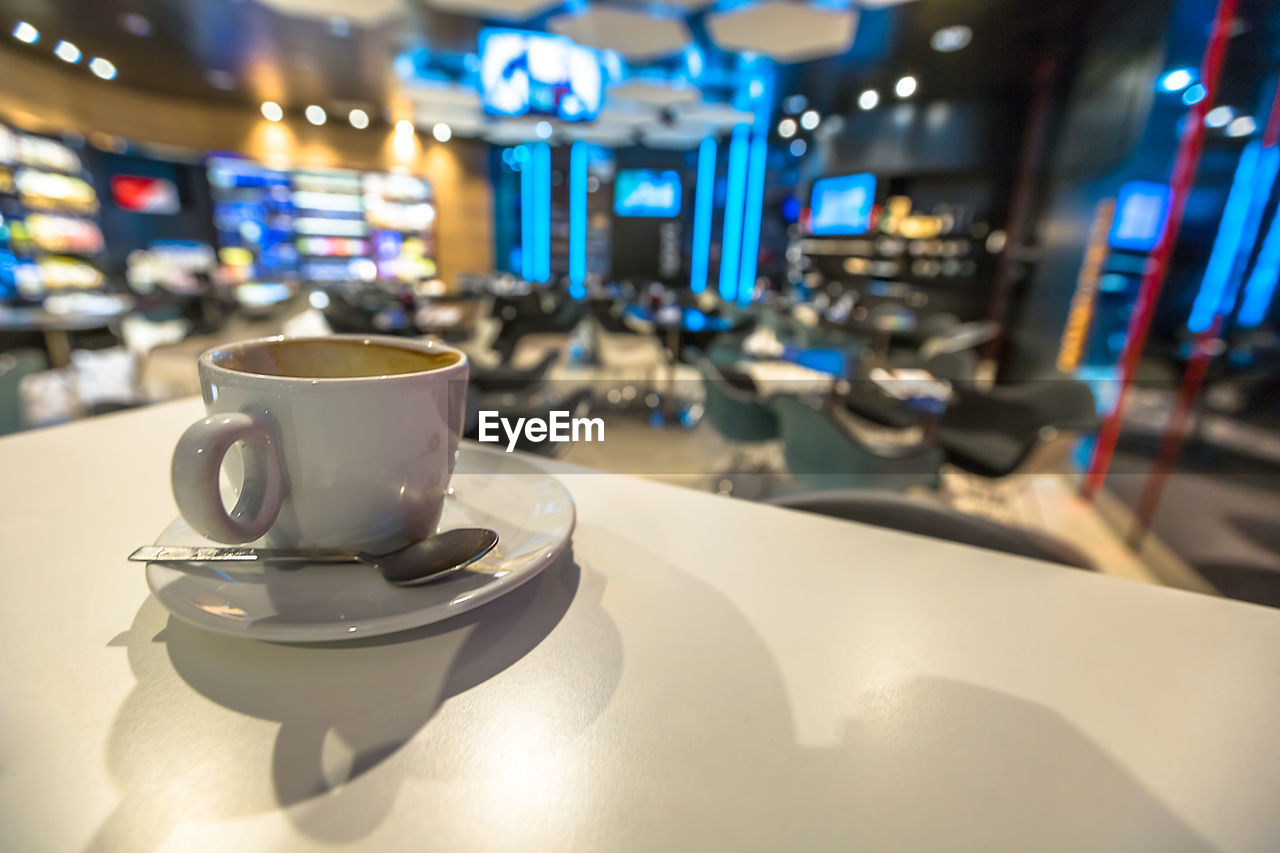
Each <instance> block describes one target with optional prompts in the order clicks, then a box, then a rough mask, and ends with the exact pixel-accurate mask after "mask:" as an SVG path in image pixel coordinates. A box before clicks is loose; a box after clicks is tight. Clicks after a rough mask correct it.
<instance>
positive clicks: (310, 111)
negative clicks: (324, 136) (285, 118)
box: [304, 104, 329, 127]
mask: <svg viewBox="0 0 1280 853" xmlns="http://www.w3.org/2000/svg"><path fill="white" fill-rule="evenodd" d="M304 115H306V117H307V121H309V122H311V123H312V124H314V125H316V126H317V127H319V126H320V125H322V124H324V123H325V120H326V119H328V118H329V116H328V115H326V114H325V111H324V107H320V106H316V105H315V104H312V105H311V106H309V107H307V108H306V110H305V111H304Z"/></svg>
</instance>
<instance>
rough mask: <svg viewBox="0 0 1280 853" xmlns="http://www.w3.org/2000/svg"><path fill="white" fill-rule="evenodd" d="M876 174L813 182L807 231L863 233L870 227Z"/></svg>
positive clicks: (845, 176)
mask: <svg viewBox="0 0 1280 853" xmlns="http://www.w3.org/2000/svg"><path fill="white" fill-rule="evenodd" d="M875 199H876V176H875V175H873V174H871V173H870V172H863V173H861V174H857V175H844V176H843V177H839V178H823V179H822V180H820V181H814V182H813V196H812V201H811V204H810V208H811V210H810V213H809V232H810V233H812V234H818V235H842V234H843V235H848V234H864V233H866V231H867V229H868V228H870V227H871V206H872V205H873V204H874V203H875Z"/></svg>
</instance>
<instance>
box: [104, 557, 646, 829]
mask: <svg viewBox="0 0 1280 853" xmlns="http://www.w3.org/2000/svg"><path fill="white" fill-rule="evenodd" d="M585 577H586V578H587V579H588V581H587V583H585V584H584V574H583V572H582V570H581V568H580V567H579V566H578V564H577V563H576V561H575V560H574V558H573V554H572V551H571V550H570V551H569V552H566V553H565V554H564V555H562V556H561V557H560V558H559V559H557V560H556V562H555V563H553V564H552V565H551V566H548V567H547V568H546V569H545V570H544V571H543V572H542V573H541V574H539V575H538V576H537V577H535V578H533V579H531V580H530V581H528V582H527V583H525V584H524V585H522V586H521V587H519V588H517V589H515V590H513V591H511V592H510V593H508V594H507V595H505V596H503V597H502V598H499V599H497V600H495V601H493V602H490V603H488V604H485V605H484V606H482V607H479V608H476V609H475V610H473V611H470V612H468V613H464V614H461V615H459V616H456V617H453V618H451V619H448V620H446V621H443V622H440V623H437V624H434V625H428V626H424V627H422V628H418V629H414V630H410V631H405V632H401V633H397V634H392V635H387V636H384V637H371V638H368V639H365V640H356V641H353V642H350V643H327V644H314V645H295V644H277V643H262V642H257V641H254V640H247V639H241V638H236V637H229V636H224V635H220V634H214V633H210V632H207V631H203V630H201V629H198V628H195V627H192V626H190V625H187V624H186V623H184V622H182V621H180V620H178V619H176V618H174V617H170V616H168V614H167V613H166V612H165V611H164V609H163V608H162V607H161V606H160V605H159V603H158V602H157V601H156V600H155V599H154V598H153V597H148V598H147V600H146V601H145V602H144V603H143V605H142V607H141V608H140V609H139V611H138V614H137V616H136V617H135V619H134V623H133V626H132V627H131V628H130V629H129V630H128V631H127V632H125V633H124V634H121V635H120V636H119V637H117V638H116V639H115V640H113V641H112V645H123V646H125V647H126V648H127V650H128V654H129V664H130V667H131V668H132V669H133V672H134V675H135V677H136V678H137V685H136V686H135V688H134V689H133V691H132V692H131V693H130V694H129V696H128V697H127V698H126V699H125V700H124V703H123V705H122V706H121V708H120V710H119V711H118V712H117V715H116V718H115V720H114V723H113V726H112V730H111V735H110V738H109V741H108V745H107V755H106V761H107V768H108V772H109V773H110V775H111V777H112V779H113V780H114V781H115V783H116V785H117V787H118V789H119V791H120V794H121V800H120V802H119V803H118V805H117V806H116V808H115V810H114V811H113V812H112V814H111V815H110V816H109V817H108V818H107V819H106V821H105V822H104V823H103V824H102V825H101V826H100V827H99V829H98V831H97V833H96V834H95V836H94V838H93V840H92V841H91V843H90V844H89V848H88V849H90V850H116V849H120V850H132V851H146V850H150V849H154V848H155V847H158V846H159V845H160V844H161V843H163V842H164V841H165V839H166V838H167V837H168V836H169V834H170V832H171V831H172V829H173V828H174V827H175V826H178V825H179V824H182V823H184V822H185V821H189V820H197V821H198V820H214V819H227V818H234V817H238V816H248V815H253V814H257V813H261V812H266V811H272V810H275V809H276V808H283V809H285V812H284V813H285V815H286V816H287V817H288V819H289V820H290V821H291V822H293V823H294V825H295V826H296V827H297V828H298V829H299V830H300V831H301V832H302V833H303V834H304V835H307V836H309V837H312V838H315V839H316V840H319V841H323V842H327V843H342V842H348V841H353V840H357V839H359V838H362V837H364V836H365V835H367V834H368V833H370V832H372V831H373V830H374V829H376V828H377V827H378V826H379V824H380V823H381V822H382V820H383V819H384V818H385V816H386V814H387V813H388V812H389V811H390V809H391V807H392V805H393V804H394V802H395V799H396V795H397V791H398V789H399V787H400V785H401V783H402V782H403V781H404V779H405V777H406V776H410V775H416V776H423V775H431V774H434V773H436V772H437V771H439V772H440V773H441V774H442V775H447V773H448V768H434V767H432V765H431V764H430V760H429V759H428V760H427V762H426V763H425V764H424V762H423V761H422V756H421V755H418V756H416V757H415V760H414V761H413V762H412V763H410V762H407V761H401V760H400V756H398V755H397V753H398V752H399V751H400V750H401V747H403V746H404V745H405V744H406V743H407V742H408V741H409V740H411V739H412V738H414V737H415V735H417V734H418V733H419V732H420V731H421V730H422V729H423V727H424V726H425V725H426V724H427V723H428V721H430V720H431V719H432V717H433V716H435V715H436V713H437V712H438V711H439V709H440V707H441V705H442V704H443V703H444V702H445V701H446V700H448V699H449V698H451V697H454V696H458V695H460V694H462V693H464V692H466V691H468V690H470V689H472V688H474V687H476V686H478V685H480V684H482V683H483V682H485V681H487V680H488V679H490V678H492V677H493V676H495V675H497V674H499V673H501V672H502V671H504V670H506V669H507V668H509V667H511V666H512V665H513V664H515V663H517V662H518V661H519V660H520V659H521V658H523V657H525V656H526V655H528V654H530V653H531V652H533V651H534V650H535V649H536V648H537V647H538V646H539V645H540V644H541V643H543V641H544V640H545V639H546V638H547V637H548V635H549V634H551V632H552V630H553V629H554V628H555V627H556V625H557V624H559V623H560V620H561V619H562V617H563V616H564V614H565V612H566V611H567V610H568V609H569V607H570V605H571V604H573V603H574V602H575V600H577V601H578V606H579V607H586V608H588V612H589V613H590V614H591V618H592V619H593V620H594V621H595V622H597V623H600V625H601V628H602V630H601V631H600V632H598V633H600V635H601V636H604V637H612V638H613V643H612V645H613V649H614V650H615V651H614V654H612V655H609V656H606V657H604V658H598V657H597V658H592V660H595V661H597V666H596V669H595V670H594V671H591V672H586V671H579V672H575V673H567V674H566V675H567V677H570V678H575V679H577V678H581V679H582V680H583V683H582V684H579V685H576V687H575V692H576V693H577V694H578V695H580V696H582V697H583V698H586V699H588V700H590V701H589V702H588V703H587V706H586V707H580V708H579V709H578V712H579V716H578V720H579V722H580V723H581V725H582V727H583V728H585V727H586V726H587V725H589V723H590V721H591V720H593V719H594V718H595V715H596V714H598V713H599V712H600V711H601V710H602V709H603V708H604V707H605V706H607V705H608V703H609V700H610V698H611V696H612V693H613V690H614V688H615V687H616V685H617V682H618V679H619V675H620V670H621V654H622V653H621V642H620V640H619V639H618V633H617V630H616V628H615V627H614V626H613V625H612V623H611V622H609V621H608V617H607V615H606V614H605V613H604V611H603V609H601V607H600V595H601V594H602V592H603V586H604V585H603V582H602V581H600V580H599V579H598V578H596V579H591V576H590V575H589V574H588V575H586V576H585ZM584 587H585V588H584ZM601 662H603V663H604V665H603V666H600V665H599V664H600V663H601ZM188 688H190V689H192V690H194V691H196V692H197V693H198V694H200V696H202V697H204V699H206V700H208V701H207V702H200V701H199V700H196V701H195V702H193V701H192V697H190V696H181V693H182V692H183V691H186V690H187V689H188ZM168 697H173V698H174V699H179V697H180V700H179V701H167V699H168ZM179 708H180V709H181V710H179ZM584 713H585V716H584ZM229 739H230V740H235V741H237V743H236V746H235V748H234V749H227V748H226V743H227V741H228V740H229ZM428 748H429V744H428ZM247 761H251V762H255V764H256V765H257V766H255V767H248V768H246V767H245V766H244V764H245V762H247ZM375 768H377V769H378V772H377V773H374V774H371V775H370V776H369V778H368V779H364V780H362V784H360V785H358V786H349V785H348V784H347V783H349V782H352V781H354V780H356V779H358V778H360V777H362V776H365V775H366V774H368V773H369V771H371V770H373V769H375Z"/></svg>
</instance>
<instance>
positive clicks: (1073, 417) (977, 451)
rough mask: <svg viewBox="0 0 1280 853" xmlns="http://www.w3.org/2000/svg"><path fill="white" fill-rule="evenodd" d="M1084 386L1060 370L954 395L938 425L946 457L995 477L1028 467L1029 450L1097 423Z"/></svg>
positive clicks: (974, 471)
mask: <svg viewBox="0 0 1280 853" xmlns="http://www.w3.org/2000/svg"><path fill="white" fill-rule="evenodd" d="M1098 423H1099V418H1098V413H1097V406H1096V404H1095V402H1094V398H1093V392H1092V391H1091V390H1090V389H1089V386H1088V385H1086V384H1085V383H1083V382H1080V381H1079V380H1076V379H1073V378H1071V377H1069V376H1067V375H1065V374H1057V375H1056V376H1054V377H1047V378H1045V379H1038V380H1032V381H1029V382H1022V383H1019V384H1017V385H1008V386H996V387H995V388H994V389H992V390H991V391H988V392H979V391H977V390H975V389H972V388H971V389H967V390H963V391H961V392H960V393H958V394H957V396H956V399H955V400H954V401H952V403H951V405H950V407H948V409H947V411H946V412H945V413H944V414H943V416H942V418H941V420H940V421H939V424H938V443H939V444H941V445H942V448H943V450H944V451H945V452H946V455H947V461H948V462H950V463H951V464H953V465H955V466H956V467H957V468H960V469H962V470H964V471H968V472H969V473H971V474H977V475H979V476H981V477H987V478H991V479H996V478H1000V477H1004V476H1006V475H1009V474H1012V473H1014V472H1015V471H1020V470H1021V471H1025V470H1027V467H1028V466H1027V464H1026V463H1027V462H1028V460H1029V459H1030V458H1031V457H1032V455H1033V453H1035V452H1036V451H1038V450H1041V449H1043V448H1045V447H1046V446H1047V445H1049V444H1051V443H1052V444H1058V445H1062V444H1064V443H1065V442H1064V439H1067V438H1070V437H1073V436H1074V435H1075V434H1078V433H1081V432H1087V431H1089V430H1092V429H1095V428H1097V426H1098Z"/></svg>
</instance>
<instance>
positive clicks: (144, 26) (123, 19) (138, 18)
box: [120, 12, 151, 38]
mask: <svg viewBox="0 0 1280 853" xmlns="http://www.w3.org/2000/svg"><path fill="white" fill-rule="evenodd" d="M120 29H122V30H124V31H125V32H126V33H128V34H129V35H131V36H138V37H139V38H146V37H147V36H149V35H151V21H150V19H148V18H147V17H146V16H145V15H139V14H138V13H137V12H125V13H124V14H123V15H121V16H120Z"/></svg>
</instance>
